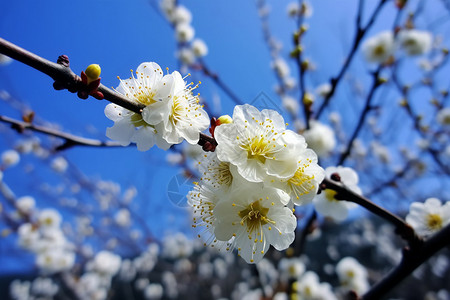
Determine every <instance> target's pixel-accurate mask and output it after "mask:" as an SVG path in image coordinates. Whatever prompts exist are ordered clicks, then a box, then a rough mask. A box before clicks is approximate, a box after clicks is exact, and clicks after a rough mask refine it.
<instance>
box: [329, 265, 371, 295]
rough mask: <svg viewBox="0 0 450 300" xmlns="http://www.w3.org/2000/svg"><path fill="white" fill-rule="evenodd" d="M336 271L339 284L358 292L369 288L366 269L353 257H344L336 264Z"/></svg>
mask: <svg viewBox="0 0 450 300" xmlns="http://www.w3.org/2000/svg"><path fill="white" fill-rule="evenodd" d="M336 273H337V275H338V277H339V281H340V282H341V285H342V286H343V287H345V288H347V289H349V290H353V291H355V292H356V293H358V294H362V293H364V292H366V291H367V290H368V289H369V282H368V281H367V270H366V268H365V267H364V266H362V265H361V264H360V263H359V262H358V261H357V260H356V259H354V258H353V257H344V258H342V259H341V260H340V261H339V262H338V264H337V265H336Z"/></svg>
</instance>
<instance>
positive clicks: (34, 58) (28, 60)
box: [0, 38, 217, 146]
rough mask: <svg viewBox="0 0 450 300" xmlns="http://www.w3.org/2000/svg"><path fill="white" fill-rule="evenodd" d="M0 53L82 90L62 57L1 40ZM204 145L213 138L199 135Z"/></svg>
mask: <svg viewBox="0 0 450 300" xmlns="http://www.w3.org/2000/svg"><path fill="white" fill-rule="evenodd" d="M0 53H2V54H4V55H6V56H9V57H11V58H13V59H15V60H17V61H20V62H22V63H24V64H26V65H28V66H30V67H32V68H34V69H36V70H38V71H40V72H42V73H44V74H46V75H48V76H50V77H51V78H52V79H53V80H54V81H55V84H57V86H58V87H62V88H64V89H67V90H69V91H70V92H72V93H75V92H78V91H79V90H82V89H83V88H84V86H83V83H82V81H81V79H80V77H79V76H78V75H76V74H75V73H74V72H73V71H72V70H71V69H70V66H69V62H68V61H61V60H62V59H61V58H63V56H60V57H59V59H58V61H59V62H60V63H54V62H51V61H49V60H47V59H45V58H42V57H40V56H38V55H36V54H34V53H31V52H29V51H27V50H25V49H23V48H21V47H19V46H17V45H15V44H13V43H11V42H9V41H7V40H5V39H2V38H0ZM66 58H67V57H66ZM55 84H54V86H55ZM97 90H98V91H99V92H101V93H102V94H103V95H104V99H106V100H108V101H110V102H112V103H115V104H117V105H120V106H122V107H124V108H126V109H128V110H130V111H132V112H135V113H138V114H140V113H141V112H142V109H143V108H144V107H145V106H144V105H142V104H140V103H136V102H133V101H131V100H130V99H128V98H127V97H125V96H123V95H122V94H119V93H117V92H115V91H114V90H112V89H110V88H107V87H106V86H104V85H103V84H100V86H99V87H98V89H97ZM206 143H210V144H212V145H217V142H216V141H215V139H214V138H212V137H210V136H208V135H206V134H203V133H200V140H199V142H198V144H199V145H200V146H204V145H205V144H206Z"/></svg>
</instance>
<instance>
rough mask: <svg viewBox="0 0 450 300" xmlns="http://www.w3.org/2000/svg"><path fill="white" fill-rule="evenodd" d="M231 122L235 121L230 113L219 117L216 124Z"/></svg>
mask: <svg viewBox="0 0 450 300" xmlns="http://www.w3.org/2000/svg"><path fill="white" fill-rule="evenodd" d="M230 123H233V119H232V118H231V117H230V116H229V115H223V116H220V118H218V119H217V123H216V125H222V124H230Z"/></svg>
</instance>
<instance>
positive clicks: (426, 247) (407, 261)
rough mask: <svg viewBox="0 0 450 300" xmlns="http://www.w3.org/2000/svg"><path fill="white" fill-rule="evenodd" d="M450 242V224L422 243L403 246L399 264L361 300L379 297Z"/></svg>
mask: <svg viewBox="0 0 450 300" xmlns="http://www.w3.org/2000/svg"><path fill="white" fill-rule="evenodd" d="M449 244H450V225H447V226H446V227H444V228H443V229H441V230H440V231H439V232H437V233H436V234H434V235H433V236H432V237H431V238H429V239H428V240H426V241H425V242H424V243H423V244H420V245H418V246H417V247H411V248H405V249H404V251H403V258H402V261H401V262H400V264H399V265H398V266H397V267H395V268H394V269H392V270H391V272H390V273H389V274H388V275H387V276H385V277H384V278H383V279H382V280H381V281H379V282H378V283H376V284H375V285H374V286H373V287H372V288H371V289H370V290H369V291H368V292H367V293H366V294H364V295H363V296H362V299H363V300H372V299H380V298H381V296H383V295H385V294H386V293H387V292H389V291H390V290H391V289H392V288H393V287H395V286H396V285H398V284H399V283H400V282H401V281H403V280H404V279H405V278H406V277H407V276H408V275H409V274H411V273H412V272H413V271H414V270H415V269H416V268H417V267H419V266H420V265H421V264H423V263H424V262H425V261H426V260H427V259H429V258H430V257H431V256H432V255H434V254H435V253H436V252H438V251H439V250H441V249H442V248H444V247H446V246H448V245H449Z"/></svg>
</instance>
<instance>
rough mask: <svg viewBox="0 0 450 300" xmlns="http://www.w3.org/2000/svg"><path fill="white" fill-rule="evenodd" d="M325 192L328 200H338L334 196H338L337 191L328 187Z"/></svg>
mask: <svg viewBox="0 0 450 300" xmlns="http://www.w3.org/2000/svg"><path fill="white" fill-rule="evenodd" d="M323 192H324V193H325V198H327V200H328V201H330V202H334V201H337V200H336V198H334V196H336V194H337V192H336V191H333V190H330V189H326V190H325V191H323Z"/></svg>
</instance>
